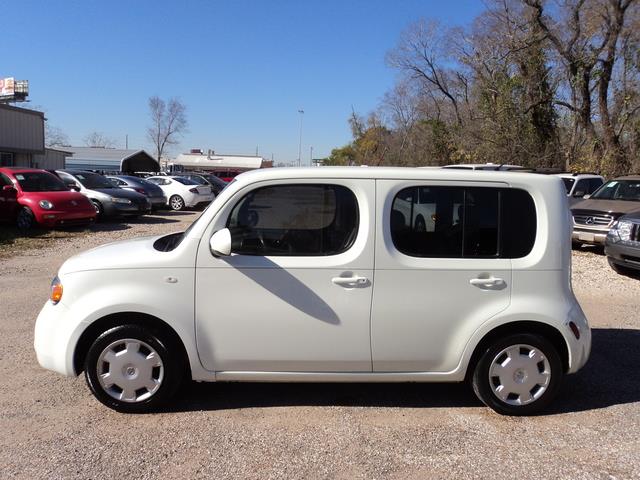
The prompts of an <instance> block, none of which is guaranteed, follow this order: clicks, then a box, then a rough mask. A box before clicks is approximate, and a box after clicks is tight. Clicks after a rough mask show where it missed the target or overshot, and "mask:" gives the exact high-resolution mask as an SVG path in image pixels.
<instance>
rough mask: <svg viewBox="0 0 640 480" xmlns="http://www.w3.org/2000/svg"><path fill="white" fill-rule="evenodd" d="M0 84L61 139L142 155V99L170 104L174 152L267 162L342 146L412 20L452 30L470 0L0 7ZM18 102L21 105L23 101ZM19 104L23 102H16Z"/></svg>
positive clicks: (372, 101) (391, 75) (370, 104)
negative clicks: (181, 107)
mask: <svg viewBox="0 0 640 480" xmlns="http://www.w3.org/2000/svg"><path fill="white" fill-rule="evenodd" d="M16 9H18V10H19V11H18V12H16V14H15V15H12V19H11V21H8V22H3V28H2V38H3V41H2V43H1V46H0V76H1V77H4V76H13V77H16V78H17V79H21V80H22V79H26V80H29V82H30V99H31V106H42V107H43V108H44V109H45V110H46V112H47V117H48V118H49V121H50V123H51V124H52V125H54V126H56V127H59V128H61V129H62V130H63V131H64V132H65V133H66V134H67V135H68V136H69V138H70V140H71V143H72V144H74V145H80V144H82V139H83V137H84V136H85V135H87V134H88V133H90V132H92V131H99V132H103V133H104V134H106V135H107V136H109V137H112V138H113V139H115V140H116V142H117V144H118V146H121V147H123V146H124V141H125V135H127V134H128V135H129V146H130V147H139V148H147V149H149V150H150V151H151V150H152V149H151V145H150V143H149V142H148V141H147V140H146V138H145V132H146V126H147V125H148V123H149V121H148V109H147V100H148V98H149V96H151V95H159V96H160V97H163V98H168V97H172V96H176V97H179V98H181V100H182V101H183V102H184V103H185V104H186V106H187V114H188V120H189V132H188V133H187V134H186V135H184V137H183V138H182V141H181V145H180V146H179V148H176V149H174V151H173V152H172V153H174V154H175V153H180V151H186V150H188V149H189V148H203V149H208V148H213V149H215V150H216V152H219V153H239V154H253V153H255V150H256V147H258V151H259V154H260V155H263V156H264V157H266V158H271V155H272V154H273V156H274V159H275V161H276V163H277V162H285V163H287V162H290V161H294V160H295V159H296V158H297V156H298V133H299V132H298V129H299V121H300V115H299V114H298V110H299V109H300V108H302V109H304V111H305V114H304V118H303V132H302V137H303V138H302V143H303V160H305V161H307V162H308V159H309V153H310V151H309V150H310V148H309V147H311V146H313V149H314V150H313V152H314V155H313V156H314V158H318V157H324V156H326V155H328V154H329V153H330V151H331V149H332V148H334V147H337V146H341V145H344V144H346V143H347V142H349V141H350V137H351V134H350V131H349V127H348V124H347V119H348V116H349V114H350V112H351V107H352V106H353V108H355V110H356V111H357V112H359V113H367V112H369V111H371V110H372V109H374V108H376V106H377V105H378V103H379V101H380V99H381V98H382V96H383V95H384V93H385V92H386V91H387V90H389V89H390V88H391V87H392V86H393V83H394V79H395V77H396V75H397V72H395V71H394V70H392V69H390V68H389V67H387V66H386V65H385V60H384V58H385V54H386V52H388V51H389V50H390V49H392V48H393V47H394V46H395V45H396V43H397V41H398V37H399V35H400V33H401V31H402V30H403V29H404V28H406V27H407V25H409V23H411V22H412V21H415V20H417V19H418V18H421V17H426V18H438V19H440V20H441V21H442V22H443V23H444V24H448V25H463V24H467V23H468V22H470V21H471V20H472V19H473V17H475V16H476V15H477V14H478V13H480V12H481V11H482V10H483V9H484V5H483V3H482V2H481V1H480V0H456V1H449V2H445V1H438V0H422V1H419V0H395V1H392V0H388V1H383V0H353V1H347V0H344V1H337V0H323V1H303V0H299V1H293V0H291V1H289V0H274V1H259V0H236V1H231V0H228V1H225V2H221V1H184V2H183V1H180V2H176V1H172V2H169V1H132V0H129V1H126V2H120V1H112V0H110V1H106V0H105V1H90V0H85V1H59V2H56V1H41V2H34V1H29V0H20V1H19V2H14V1H9V0H0V11H4V12H6V11H8V10H11V11H14V12H15V11H16ZM23 105H25V104H23ZM28 105H29V104H26V105H25V106H28Z"/></svg>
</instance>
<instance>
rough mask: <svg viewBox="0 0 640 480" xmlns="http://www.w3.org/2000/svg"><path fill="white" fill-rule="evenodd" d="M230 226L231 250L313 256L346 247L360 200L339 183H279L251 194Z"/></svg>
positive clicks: (237, 208)
mask: <svg viewBox="0 0 640 480" xmlns="http://www.w3.org/2000/svg"><path fill="white" fill-rule="evenodd" d="M227 227H228V228H229V229H230V230H231V238H232V252H234V253H240V254H243V255H284V256H312V255H335V254H338V253H341V252H344V251H346V250H347V249H348V248H349V247H350V246H351V245H352V244H353V242H354V240H355V237H356V234H357V231H358V204H357V201H356V198H355V195H354V194H353V192H351V190H349V189H348V188H345V187H342V186H338V185H278V186H272V187H264V188H259V189H256V190H254V191H252V192H250V193H248V194H247V195H246V196H245V197H243V198H242V200H240V202H238V204H237V205H236V206H235V207H234V208H233V211H232V212H231V215H230V216H229V220H228V221H227Z"/></svg>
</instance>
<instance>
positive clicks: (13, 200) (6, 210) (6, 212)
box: [0, 173, 18, 221]
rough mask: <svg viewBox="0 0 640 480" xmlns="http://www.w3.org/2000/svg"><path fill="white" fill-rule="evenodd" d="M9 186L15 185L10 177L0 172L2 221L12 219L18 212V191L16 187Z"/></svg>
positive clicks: (0, 217) (0, 218)
mask: <svg viewBox="0 0 640 480" xmlns="http://www.w3.org/2000/svg"><path fill="white" fill-rule="evenodd" d="M5 187H7V188H6V189H5ZM9 187H13V183H12V182H11V180H9V177H7V176H6V175H3V174H2V173H0V220H2V221H11V220H13V219H14V218H15V216H16V214H17V208H18V191H17V190H16V189H15V187H13V188H9Z"/></svg>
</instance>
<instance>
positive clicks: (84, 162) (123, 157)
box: [64, 147, 160, 172]
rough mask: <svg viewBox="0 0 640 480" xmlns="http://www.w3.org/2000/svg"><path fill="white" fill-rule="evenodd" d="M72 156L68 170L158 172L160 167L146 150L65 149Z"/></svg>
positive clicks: (68, 163) (68, 159)
mask: <svg viewBox="0 0 640 480" xmlns="http://www.w3.org/2000/svg"><path fill="white" fill-rule="evenodd" d="M64 148H65V151H67V152H69V153H70V154H71V155H70V156H68V157H67V158H66V165H67V168H74V169H78V170H109V171H121V172H158V171H160V165H159V164H158V162H157V161H156V159H155V158H153V157H152V156H151V155H149V154H148V153H147V152H145V151H144V150H125V149H119V148H102V147H64Z"/></svg>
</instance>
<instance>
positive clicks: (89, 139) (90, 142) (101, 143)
mask: <svg viewBox="0 0 640 480" xmlns="http://www.w3.org/2000/svg"><path fill="white" fill-rule="evenodd" d="M82 140H83V141H84V144H85V145H86V146H87V147H96V148H113V147H115V144H116V142H115V141H114V140H113V138H111V137H108V136H106V135H105V134H104V133H102V132H91V133H89V134H88V135H85V137H84V138H83V139H82Z"/></svg>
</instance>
